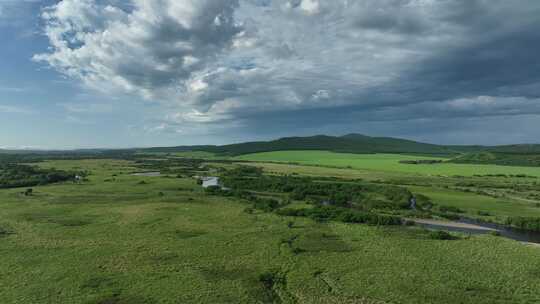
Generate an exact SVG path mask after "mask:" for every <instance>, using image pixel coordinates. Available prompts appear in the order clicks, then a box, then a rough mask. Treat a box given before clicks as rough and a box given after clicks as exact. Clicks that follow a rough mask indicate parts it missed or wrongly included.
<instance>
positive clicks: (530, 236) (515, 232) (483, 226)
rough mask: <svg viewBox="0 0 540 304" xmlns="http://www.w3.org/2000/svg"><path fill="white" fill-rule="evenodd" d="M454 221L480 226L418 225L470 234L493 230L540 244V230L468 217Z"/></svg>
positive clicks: (513, 238)
mask: <svg viewBox="0 0 540 304" xmlns="http://www.w3.org/2000/svg"><path fill="white" fill-rule="evenodd" d="M451 223H452V222H449V224H451ZM453 223H462V224H470V225H475V226H478V227H479V228H478V229H475V228H469V227H453V226H450V225H448V226H447V225H444V222H441V224H425V223H417V225H418V226H421V227H425V228H432V229H439V230H446V231H454V232H462V233H469V234H487V233H492V232H493V231H498V232H499V233H500V235H501V236H503V237H506V238H509V239H512V240H516V241H520V242H528V243H536V244H540V232H534V231H527V230H519V229H515V228H510V227H507V226H503V225H499V224H493V223H485V222H480V221H476V220H473V219H468V218H461V219H460V220H458V221H454V222H453Z"/></svg>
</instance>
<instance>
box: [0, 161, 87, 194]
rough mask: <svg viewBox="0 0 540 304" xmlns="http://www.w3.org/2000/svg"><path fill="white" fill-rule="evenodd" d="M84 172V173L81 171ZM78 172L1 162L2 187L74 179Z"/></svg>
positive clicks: (0, 184)
mask: <svg viewBox="0 0 540 304" xmlns="http://www.w3.org/2000/svg"><path fill="white" fill-rule="evenodd" d="M80 174H84V173H80ZM76 175H77V174H76V173H73V172H67V171H62V170H56V169H41V168H38V167H33V166H27V165H17V164H0V188H16V187H33V186H38V185H46V184H51V183H58V182H64V181H69V180H74V179H75V176H76Z"/></svg>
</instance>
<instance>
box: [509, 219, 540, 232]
mask: <svg viewBox="0 0 540 304" xmlns="http://www.w3.org/2000/svg"><path fill="white" fill-rule="evenodd" d="M506 225H508V226H512V227H514V228H518V229H522V230H529V231H537V232H540V218H538V217H521V216H516V217H508V218H507V219H506Z"/></svg>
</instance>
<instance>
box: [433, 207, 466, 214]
mask: <svg viewBox="0 0 540 304" xmlns="http://www.w3.org/2000/svg"><path fill="white" fill-rule="evenodd" d="M439 210H440V211H441V212H445V213H446V212H453V213H465V211H463V210H462V209H459V208H458V207H454V206H439Z"/></svg>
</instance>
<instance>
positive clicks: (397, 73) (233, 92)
mask: <svg viewBox="0 0 540 304" xmlns="http://www.w3.org/2000/svg"><path fill="white" fill-rule="evenodd" d="M538 16H540V1H538V0H514V1H508V0H332V1H330V0H62V1H59V0H43V1H40V0H0V148H39V149H73V148H98V147H99V148H124V147H148V146H176V145H192V144H226V143H233V142H242V141H250V140H268V139H274V138H278V137H285V136H305V135H315V134H328V135H343V134H348V133H362V134H365V135H372V136H393V137H401V138H408V139H413V140H419V141H424V142H430V143H440V144H486V145H496V144H512V143H540V132H539V131H538V130H539V129H540V55H539V54H540V30H539V29H540V18H539V17H538Z"/></svg>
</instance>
